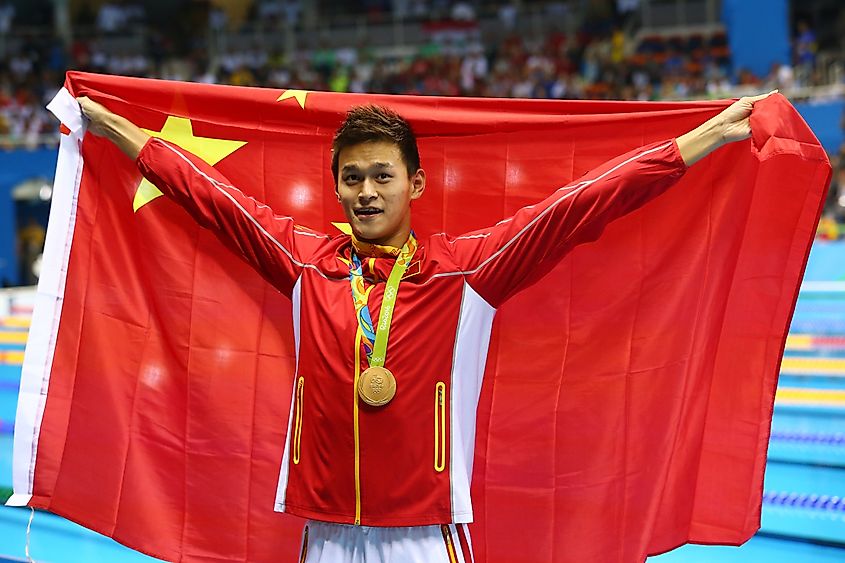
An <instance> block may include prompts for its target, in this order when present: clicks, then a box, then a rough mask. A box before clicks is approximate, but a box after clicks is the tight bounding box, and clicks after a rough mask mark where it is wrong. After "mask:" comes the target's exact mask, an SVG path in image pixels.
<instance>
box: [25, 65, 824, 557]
mask: <svg viewBox="0 0 845 563" xmlns="http://www.w3.org/2000/svg"><path fill="white" fill-rule="evenodd" d="M65 88H66V91H62V92H61V93H60V94H59V96H57V98H56V100H55V101H54V102H53V103H52V104H51V108H52V109H53V111H54V113H56V114H57V115H58V116H59V118H60V119H61V121H62V122H63V124H64V125H65V126H66V130H67V131H68V132H69V133H68V134H65V135H63V136H62V141H61V149H60V154H59V161H58V171H57V178H56V188H55V192H54V193H55V195H54V200H53V208H52V211H51V218H50V229H49V233H48V241H47V249H46V252H45V265H44V267H43V269H44V270H45V271H44V274H43V277H42V279H41V283H40V285H39V293H38V305H37V308H36V310H35V313H34V318H33V326H32V332H31V333H30V342H29V346H28V348H27V352H26V358H25V366H24V375H23V382H22V386H21V397H20V403H19V409H18V418H17V423H16V429H15V430H16V435H15V462H14V463H15V467H14V471H15V475H14V487H15V495H14V496H13V497H12V499H11V501H10V503H12V504H18V505H22V504H28V505H30V506H34V507H39V508H44V509H47V510H50V511H52V512H55V513H57V514H61V515H63V516H66V517H68V518H70V519H72V520H74V521H76V522H79V523H81V524H83V525H85V526H87V527H89V528H92V529H94V530H97V531H99V532H102V533H103V534H106V535H109V536H111V537H113V538H115V539H116V540H118V541H120V542H122V543H124V544H126V545H128V546H131V547H133V548H135V549H138V550H140V551H143V552H145V553H148V554H151V555H154V556H156V557H159V558H162V559H167V560H172V561H203V562H210V561H251V562H253V561H254V562H274V561H282V560H288V561H290V560H294V558H295V557H296V556H297V551H298V547H299V542H300V530H301V526H302V522H301V521H300V520H297V519H295V518H293V517H290V516H286V515H284V514H278V513H275V512H273V499H274V495H275V489H276V484H277V478H278V474H279V464H280V463H281V458H282V452H283V448H284V439H285V436H284V433H285V431H286V421H287V419H288V408H289V405H290V390H291V388H292V385H291V377H292V369H293V349H292V329H291V328H290V314H291V312H290V303H289V302H288V301H287V300H285V298H283V297H281V296H280V294H279V293H278V292H277V291H275V290H274V289H273V288H272V287H270V286H269V284H268V283H266V282H265V281H264V280H263V279H262V278H261V277H259V276H258V275H257V274H256V273H255V272H253V271H252V270H251V269H250V268H249V267H247V265H246V264H245V262H243V261H242V260H241V258H240V257H238V256H236V255H235V254H233V253H232V252H230V251H229V250H227V249H226V248H225V247H224V246H223V245H222V244H221V243H220V242H219V241H218V240H217V239H215V238H214V236H212V235H211V234H210V233H209V232H208V231H205V230H203V229H201V228H199V227H197V226H196V225H195V224H194V223H193V222H192V221H191V220H190V218H189V216H188V215H187V213H185V212H184V211H183V210H182V209H181V208H180V207H178V206H177V205H176V204H175V203H174V202H172V201H170V200H168V199H167V198H165V197H157V196H158V195H159V194H158V193H157V192H156V190H155V188H153V187H152V186H151V185H150V184H149V183H147V182H145V181H142V178H141V176H140V174H139V172H138V170H137V169H136V167H135V166H134V163H132V162H131V161H130V160H129V159H127V158H126V157H124V156H123V155H122V154H121V153H120V152H119V151H118V150H117V149H116V148H115V147H114V146H112V145H111V143H109V142H108V141H106V140H103V139H101V138H97V137H94V136H92V135H85V134H84V128H83V127H82V122H81V120H80V116H79V113H78V109H77V108H76V106H75V103H74V101H73V96H79V95H88V96H90V97H92V98H93V99H95V100H97V101H100V102H102V103H104V104H105V105H106V106H107V107H109V108H110V109H111V110H112V111H115V112H117V113H119V114H121V115H124V116H126V117H128V118H129V119H130V120H132V121H133V122H134V123H136V124H137V125H139V126H140V127H142V128H144V129H146V130H147V131H149V132H150V133H151V134H153V135H156V136H161V137H163V138H165V139H168V140H170V141H173V142H175V143H177V144H179V145H181V146H182V147H184V148H186V149H187V150H189V151H191V152H194V153H195V154H197V155H198V156H199V157H200V158H203V159H204V160H206V161H208V162H209V163H211V164H212V165H214V166H215V167H216V168H217V169H218V170H220V172H222V173H223V174H224V175H226V176H227V177H228V178H229V179H230V180H231V181H232V182H233V183H234V184H235V185H237V186H239V187H240V188H242V189H243V191H245V192H247V193H248V194H250V195H253V196H254V197H256V198H258V199H259V200H262V201H264V202H266V203H267V204H268V205H269V206H270V207H272V208H274V209H275V210H276V211H277V212H279V213H284V214H289V215H293V216H294V217H296V218H297V220H298V222H299V223H300V224H302V225H305V226H307V227H310V228H313V229H318V230H323V231H325V232H334V229H335V227H333V226H332V222H333V221H342V220H343V217H342V213H341V211H340V209H339V206H338V205H337V202H336V199H335V197H334V192H333V185H332V175H331V172H330V169H329V163H330V154H331V153H330V142H331V137H332V134H333V132H334V130H335V128H336V127H337V126H338V125H339V124H340V122H341V120H342V119H343V117H344V114H345V112H346V110H347V109H348V108H349V107H350V106H353V105H356V104H362V103H369V102H375V103H379V104H384V105H386V106H389V107H391V108H394V109H395V110H397V111H399V112H400V113H401V114H403V115H404V116H406V117H407V118H408V119H409V120H410V122H411V123H412V125H413V127H414V128H415V130H416V133H417V135H418V137H419V144H420V149H421V155H422V163H423V167H424V168H425V170H426V171H427V173H428V178H429V183H428V186H429V187H428V189H427V190H426V194H425V196H424V197H423V198H422V200H420V201H419V202H418V203H419V205H416V206H415V208H414V228H415V230H416V231H417V233H418V234H419V235H421V237H423V238H424V237H425V236H426V235H429V234H431V233H433V232H439V231H446V232H449V233H452V234H456V235H457V234H460V233H462V232H465V231H469V230H473V229H477V228H482V227H484V226H487V225H490V224H492V223H495V222H497V221H499V220H501V219H502V218H504V217H507V216H509V215H511V214H513V213H514V212H515V211H516V210H517V209H518V208H520V207H522V206H524V205H528V204H531V203H535V202H537V201H539V200H541V199H542V198H543V197H545V196H546V195H548V194H549V193H550V192H552V191H554V190H555V189H556V188H557V187H559V186H561V185H563V184H565V183H567V182H569V181H571V180H573V179H576V178H578V177H579V176H581V175H582V174H583V173H585V172H586V171H588V170H590V169H591V168H593V167H595V166H597V165H598V164H600V163H602V162H603V161H605V160H608V159H610V158H612V157H614V156H617V155H619V154H622V153H624V152H626V151H629V150H631V149H634V148H636V147H639V146H642V145H644V144H646V143H650V142H653V141H658V140H660V139H666V138H672V137H676V136H678V135H679V134H682V133H684V132H686V131H688V130H690V129H692V128H693V127H695V126H697V125H699V124H700V123H702V122H703V121H705V120H706V119H708V118H710V117H712V116H713V115H715V114H716V113H718V112H719V111H720V110H722V109H723V108H725V107H726V106H727V105H728V104H729V103H730V102H729V101H708V102H690V103H638V102H582V101H575V102H569V101H545V100H499V99H468V98H463V99H459V98H437V97H411V96H376V95H372V96H371V95H349V94H331V93H325V92H304V91H297V90H286V91H285V90H282V91H280V90H272V89H259V88H236V87H228V86H210V85H200V84H186V83H179V82H164V81H154V80H142V79H130V78H121V77H110V76H98V75H92V74H83V73H75V72H72V73H69V74H68V77H67V81H66V83H65ZM751 121H752V127H753V132H754V133H753V138H752V139H749V140H747V141H744V142H740V143H734V144H732V145H730V146H727V147H724V148H722V149H720V150H718V151H716V152H715V153H713V154H712V155H711V156H709V157H708V158H706V159H704V160H703V161H701V162H699V163H698V164H696V165H695V166H693V167H692V168H691V169H690V170H689V171H688V172H687V174H686V176H685V177H684V178H683V179H682V180H681V181H680V183H678V184H677V185H676V186H674V187H672V188H671V189H670V190H669V191H668V192H667V193H665V194H664V195H662V196H660V197H659V198H658V199H656V200H654V201H652V202H651V203H649V204H647V205H646V206H645V207H643V208H642V209H640V210H639V211H636V212H634V213H632V214H630V215H628V216H625V217H624V218H622V219H620V220H618V221H616V222H614V223H613V224H611V225H610V226H609V227H608V228H607V229H606V230H605V232H604V234H603V235H602V237H601V238H600V239H599V240H598V241H597V242H593V243H589V244H584V245H582V246H579V247H578V248H576V249H575V250H574V251H573V252H572V253H570V254H569V255H568V256H567V257H566V258H565V259H564V260H563V261H562V262H561V263H560V264H559V266H558V267H557V268H555V269H554V270H553V271H552V272H551V273H550V274H549V275H547V276H546V277H545V278H543V279H542V280H541V281H539V282H538V283H536V284H535V285H534V286H532V287H530V288H528V289H526V290H525V291H523V292H522V293H520V294H519V295H518V296H516V297H515V298H514V299H512V300H511V301H510V302H508V303H507V304H506V305H505V306H504V307H503V308H502V309H501V310H500V312H499V314H498V317H497V321H496V324H495V326H494V335H493V340H492V344H491V350H490V354H489V358H488V362H487V371H486V379H485V382H484V388H483V391H482V396H481V402H480V404H479V408H478V414H479V424H478V433H477V443H476V450H475V452H476V453H475V465H474V467H475V470H474V478H473V485H472V486H473V500H474V505H475V513H476V522H475V523H474V524H473V525H472V526H471V528H470V530H471V533H472V544H473V546H474V549H475V555H476V561H488V562H514V561H518V562H547V561H564V562H584V561H614V562H620V563H627V562H635V561H642V560H643V559H644V557H645V556H646V555H647V554H651V553H659V552H663V551H666V550H669V549H671V548H674V547H676V546H679V545H681V544H683V543H685V542H702V543H727V544H739V543H741V542H743V541H745V540H746V539H747V538H749V537H750V536H751V535H752V534H753V533H754V532H755V530H756V529H757V528H758V526H759V521H760V500H761V491H762V483H763V470H764V464H765V458H766V445H767V442H768V437H769V426H770V422H771V415H772V407H773V402H774V393H775V386H776V382H777V375H778V367H779V363H780V359H781V355H782V351H783V346H784V341H785V337H786V333H787V327H788V325H789V321H790V317H791V314H792V310H793V306H794V304H795V299H796V296H797V291H798V287H799V284H800V281H801V275H802V272H803V269H804V266H805V263H806V259H807V255H808V252H809V248H810V244H811V242H812V238H813V234H814V230H815V225H816V222H817V220H818V216H819V212H820V208H821V204H822V200H823V194H824V192H825V190H826V188H827V184H828V179H829V176H830V165H829V163H828V161H827V158H826V156H825V154H824V151H823V150H822V148H821V147H820V146H819V143H818V141H817V140H816V138H815V137H814V136H813V134H812V133H811V131H810V130H809V129H808V128H807V126H806V124H805V123H804V122H803V121H802V120H801V118H800V117H799V116H798V114H797V113H796V112H795V110H794V109H793V108H792V107H791V106H790V105H789V103H788V102H787V101H786V100H785V99H784V98H783V97H781V96H780V95H774V96H771V97H769V98H768V99H766V100H765V101H762V102H760V103H758V104H757V106H756V108H755V111H754V114H753V115H752V117H751Z"/></svg>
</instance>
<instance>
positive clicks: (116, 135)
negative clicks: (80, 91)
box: [77, 96, 150, 160]
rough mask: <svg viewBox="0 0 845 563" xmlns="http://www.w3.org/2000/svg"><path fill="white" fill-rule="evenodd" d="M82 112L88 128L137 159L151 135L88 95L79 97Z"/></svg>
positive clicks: (133, 158)
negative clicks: (86, 119)
mask: <svg viewBox="0 0 845 563" xmlns="http://www.w3.org/2000/svg"><path fill="white" fill-rule="evenodd" d="M77 101H78V102H79V108H80V109H81V110H82V114H83V115H84V116H85V117H87V118H88V130H89V131H90V132H91V133H94V134H95V135H99V136H101V137H105V138H107V139H108V140H110V141H111V142H113V143H114V144H115V145H116V146H117V148H119V149H120V150H121V151H123V154H125V155H126V156H128V157H129V158H131V159H132V160H136V159H137V158H138V153H140V152H141V149H142V148H144V145H145V144H146V143H147V141H148V140H149V138H150V136H149V135H147V134H146V133H144V132H143V131H142V130H141V129H140V128H139V127H138V126H137V125H135V124H134V123H132V122H131V121H129V120H128V119H126V118H125V117H122V116H120V115H117V114H116V113H114V112H112V111H109V110H108V109H107V108H106V107H105V106H103V105H102V104H99V103H97V102H95V101H94V100H92V99H91V98H89V97H87V96H82V97H79V98H77Z"/></svg>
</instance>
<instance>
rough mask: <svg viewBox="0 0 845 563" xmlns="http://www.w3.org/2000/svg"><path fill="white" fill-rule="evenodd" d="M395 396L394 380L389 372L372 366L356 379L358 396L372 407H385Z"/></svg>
mask: <svg viewBox="0 0 845 563" xmlns="http://www.w3.org/2000/svg"><path fill="white" fill-rule="evenodd" d="M395 394H396V378H395V377H393V374H392V373H390V370H389V369H387V368H384V367H380V366H372V367H369V368H367V369H365V370H364V371H363V373H361V376H360V377H359V378H358V396H359V397H361V400H362V401H364V402H365V403H367V404H368V405H372V406H374V407H380V406H383V405H386V404H387V403H389V402H390V400H391V399H393V396H394V395H395Z"/></svg>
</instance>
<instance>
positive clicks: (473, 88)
mask: <svg viewBox="0 0 845 563" xmlns="http://www.w3.org/2000/svg"><path fill="white" fill-rule="evenodd" d="M42 1H46V0H42ZM326 4H331V2H328V3H327V2H325V1H324V2H322V3H321V5H322V6H323V7H324V8H325V5H326ZM638 4H639V1H638V0H618V1H607V2H590V3H589V5H590V6H591V7H592V11H589V13H587V14H586V17H583V18H580V19H579V24H578V26H577V27H574V28H573V27H572V26H564V27H565V29H556V28H554V27H548V26H546V27H547V29H546V31H545V32H544V33H542V34H532V35H527V34H525V33H517V32H516V26H517V23H518V22H519V21H520V18H522V17H524V14H523V13H522V10H525V9H526V8H532V9H534V10H535V14H534V15H536V10H542V11H543V13H542V14H541V16H542V17H543V18H544V19H546V20H548V21H561V22H563V21H567V18H568V17H569V16H571V14H569V13H568V7H567V4H564V3H562V2H533V3H532V2H526V1H525V0H523V1H522V2H513V1H511V0H503V1H501V2H498V3H489V2H485V3H479V2H471V1H463V0H457V1H450V0H353V1H347V2H343V3H339V4H337V6H333V7H331V8H332V9H330V10H326V11H325V12H324V14H331V18H332V20H331V21H332V22H334V21H338V24H337V25H343V24H344V21H346V20H345V19H344V18H346V19H347V20H348V14H357V15H358V17H359V18H361V17H363V18H365V20H366V23H367V24H368V25H379V24H387V25H389V24H390V23H391V22H393V23H395V22H396V21H398V20H401V21H403V22H405V21H408V22H416V23H417V24H418V25H421V26H422V28H423V29H424V31H425V34H424V40H423V41H421V42H418V43H417V44H415V45H413V46H406V47H405V48H403V49H395V48H393V49H390V48H388V49H385V48H383V47H379V46H377V45H376V46H373V45H370V44H369V42H360V43H359V44H356V45H346V46H342V47H337V46H336V45H331V44H330V43H329V42H328V41H326V40H322V41H316V42H315V43H314V46H312V47H309V48H296V46H295V45H290V44H289V45H288V46H287V48H282V46H281V43H280V42H278V41H276V42H270V41H264V38H266V37H268V36H273V35H277V36H278V35H281V34H292V33H295V32H296V31H300V30H302V29H303V26H305V25H307V22H305V21H304V20H305V19H306V17H307V14H306V12H307V6H306V4H305V3H304V2H303V0H255V1H254V2H226V1H225V0H218V1H215V2H198V1H192V2H187V3H186V2H183V3H182V5H183V6H184V7H185V9H184V10H182V11H180V12H179V13H180V14H182V15H181V16H180V17H179V18H172V17H171V19H172V20H174V21H171V22H169V23H168V25H163V24H162V20H161V19H158V20H156V17H155V14H153V13H150V11H151V10H152V8H150V6H152V5H153V4H152V3H144V4H142V3H133V2H132V1H131V0H105V1H99V2H97V1H95V0H91V3H86V2H84V1H80V2H76V4H75V5H76V6H77V8H78V9H77V10H76V11H75V12H74V13H73V14H71V21H70V22H69V23H70V24H71V25H72V26H73V28H74V30H76V31H78V32H77V33H75V34H74V39H73V40H72V41H71V42H63V41H62V40H61V38H60V37H56V34H55V33H41V34H38V33H32V34H24V35H23V36H22V38H20V39H19V41H18V42H17V43H16V44H15V45H14V47H13V48H12V46H10V45H3V43H2V42H3V40H2V39H0V52H2V51H3V49H5V51H6V55H5V56H3V57H2V58H0V146H2V145H3V144H5V145H7V146H8V145H11V146H20V145H24V146H33V145H37V144H38V143H40V142H44V139H45V134H51V133H53V132H54V131H55V123H54V121H53V119H52V118H51V117H50V116H49V115H48V114H47V113H46V112H45V110H44V109H43V108H44V105H45V104H46V103H47V102H48V101H49V100H50V99H51V98H52V96H53V95H54V94H55V92H56V91H57V89H58V87H59V86H60V85H61V83H62V79H63V73H64V72H65V70H67V69H78V70H86V71H92V72H103V73H110V74H120V75H130V76H146V77H157V78H167V79H176V80H191V81H199V82H207V83H221V84H234V85H242V86H268V87H273V88H300V89H307V90H331V91H337V92H373V93H393V94H421V95H448V96H459V95H466V96H485V97H488V96H493V97H521V98H558V99H561V98H566V99H628V100H661V99H684V98H700V97H728V96H731V95H737V93H738V92H739V93H741V92H742V91H743V89H747V90H756V91H762V90H768V89H772V88H780V89H781V90H782V91H783V90H787V91H788V90H790V89H795V88H802V87H812V86H815V85H817V84H819V82H820V81H821V80H822V78H821V77H819V76H818V74H817V73H816V72H815V70H814V69H815V57H816V52H817V44H816V38H815V33H814V31H813V29H812V28H811V27H810V26H809V25H807V24H806V23H805V22H798V23H797V24H796V29H795V30H794V41H793V59H792V61H784V64H777V65H773V67H772V69H771V71H770V72H769V74H768V75H767V76H755V75H753V74H752V73H751V72H749V71H748V70H745V69H737V68H734V67H733V65H732V60H731V56H730V50H729V47H728V42H727V37H726V36H725V34H724V33H723V32H720V31H718V30H717V31H709V32H707V33H702V32H691V33H689V34H687V35H677V36H668V37H667V36H659V35H655V36H647V37H639V39H638V40H636V41H635V40H634V38H633V37H634V36H633V33H632V32H633V31H634V30H635V29H636V27H637V26H636V23H637V22H636V21H634V20H635V18H636V13H637V8H638ZM341 6H342V9H341ZM481 6H484V12H483V13H480V12H481V11H482V9H481ZM344 10H345V11H344ZM345 14H346V15H345ZM19 16H20V14H17V13H16V10H15V9H14V8H13V7H12V5H11V4H9V3H8V2H6V1H5V0H0V36H2V35H4V34H7V33H8V32H9V31H10V30H13V29H15V28H16V19H17V18H19ZM30 17H31V16H30ZM40 17H42V18H43V20H44V21H43V27H44V28H46V29H48V30H49V29H52V28H51V27H50V26H51V25H52V17H48V16H44V15H43V14H42V15H41V16H40ZM328 17H329V16H328V15H326V19H328ZM482 17H486V18H492V19H494V20H496V22H497V24H498V27H497V29H499V30H501V31H502V33H497V34H495V36H494V37H485V36H484V34H483V33H482V31H481V26H480V25H479V20H480V19H481V18H482ZM356 21H358V20H356ZM324 23H325V22H324ZM347 23H348V22H347ZM331 25H334V24H333V23H332V24H331ZM245 30H246V31H247V32H252V33H253V35H252V37H253V39H252V40H247V41H243V40H241V41H239V42H237V46H231V45H233V44H234V43H235V42H231V41H230V42H228V43H227V42H226V41H221V40H220V38H221V37H227V36H231V34H233V33H240V35H239V37H241V38H242V37H244V36H247V37H249V33H244V31H245ZM226 34H229V35H226ZM126 36H132V37H137V38H141V40H140V41H135V42H131V41H130V42H128V43H127V42H126V41H123V42H121V41H119V40H118V41H116V40H115V39H116V38H118V39H119V38H121V37H126ZM115 45H118V46H119V47H118V48H115ZM127 45H130V46H127ZM268 45H272V46H268ZM291 47H293V48H291ZM787 63H788V64H787ZM47 138H49V137H47ZM843 162H845V161H843ZM843 166H845V164H843ZM843 182H845V174H843Z"/></svg>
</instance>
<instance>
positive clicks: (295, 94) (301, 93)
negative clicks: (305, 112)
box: [276, 90, 308, 109]
mask: <svg viewBox="0 0 845 563" xmlns="http://www.w3.org/2000/svg"><path fill="white" fill-rule="evenodd" d="M307 97H308V91H307V90H285V91H284V92H282V95H281V96H279V97H278V98H276V101H277V102H283V101H284V100H289V99H290V98H293V99H295V100H296V101H297V102H299V107H301V108H302V109H305V98H307Z"/></svg>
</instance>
